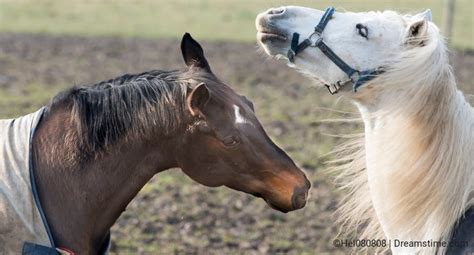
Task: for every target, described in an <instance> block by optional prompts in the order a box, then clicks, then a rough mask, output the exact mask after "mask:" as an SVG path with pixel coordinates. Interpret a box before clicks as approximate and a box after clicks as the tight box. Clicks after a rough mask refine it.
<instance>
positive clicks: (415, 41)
mask: <svg viewBox="0 0 474 255" xmlns="http://www.w3.org/2000/svg"><path fill="white" fill-rule="evenodd" d="M427 40H428V20H427V19H426V17H424V18H422V19H416V20H415V21H414V22H412V23H411V24H410V25H409V26H408V32H407V41H406V43H407V44H408V45H411V46H424V45H425V43H426V41H427Z"/></svg>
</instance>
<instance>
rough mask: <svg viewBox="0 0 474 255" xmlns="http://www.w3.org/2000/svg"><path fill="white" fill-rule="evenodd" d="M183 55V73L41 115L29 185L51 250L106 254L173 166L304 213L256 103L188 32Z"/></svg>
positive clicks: (302, 198)
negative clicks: (116, 232)
mask: <svg viewBox="0 0 474 255" xmlns="http://www.w3.org/2000/svg"><path fill="white" fill-rule="evenodd" d="M181 51H182V55H183V58H184V61H185V63H186V65H187V67H186V68H185V69H183V70H176V71H149V72H145V73H141V74H135V75H128V74H127V75H123V76H120V77H118V78H115V79H112V80H108V81H103V82H100V83H97V84H95V85H90V86H81V87H74V88H72V89H69V90H67V91H65V92H62V93H60V94H58V95H57V96H55V97H54V99H53V100H52V101H51V103H50V104H49V105H48V106H46V108H45V109H44V113H43V116H42V118H41V120H40V122H39V123H38V126H37V128H36V131H35V132H34V134H33V137H32V154H33V156H32V168H33V170H34V171H33V176H34V182H33V183H32V184H33V185H35V186H36V187H35V189H36V190H37V194H38V198H39V201H40V205H41V206H39V207H40V209H42V213H43V214H44V215H43V216H44V219H43V220H44V222H43V223H44V224H45V226H46V228H47V229H49V230H50V231H49V234H50V235H49V238H50V240H49V242H50V246H51V247H53V248H56V247H63V248H61V249H62V251H63V252H64V251H67V250H69V251H71V252H70V253H73V252H74V253H79V254H98V253H103V252H104V251H106V250H107V247H106V246H107V242H108V241H109V239H110V234H109V231H110V228H111V226H112V225H113V224H114V222H115V221H116V220H117V219H118V217H119V216H120V215H121V213H122V212H123V211H124V210H125V208H126V207H127V205H128V204H129V203H130V201H131V200H132V199H133V198H134V197H135V195H136V194H137V193H138V192H139V191H140V189H141V188H142V187H143V186H144V185H145V184H146V183H147V182H148V180H150V179H151V178H152V177H153V176H154V175H155V174H157V173H160V172H162V171H164V170H167V169H170V168H181V169H182V171H183V172H184V173H185V174H186V175H188V176H189V177H190V178H192V179H193V180H195V181H196V182H198V183H200V184H203V185H205V186H209V187H218V186H227V187H229V188H231V189H234V190H238V191H242V192H245V193H249V194H252V195H254V196H257V197H261V198H263V199H264V200H265V201H266V202H267V204H268V205H269V206H271V207H272V208H274V209H276V210H278V211H281V212H285V213H286V212H289V211H292V210H297V209H300V208H302V207H304V206H305V203H306V200H307V195H308V190H309V188H310V183H309V181H308V179H307V178H306V176H305V174H304V172H303V171H302V170H300V168H298V167H297V166H296V165H295V163H294V162H293V160H292V159H291V158H290V157H289V156H288V155H287V154H286V153H285V152H284V151H283V150H282V149H280V148H279V147H278V146H277V145H275V144H274V143H273V142H272V140H271V139H270V138H269V137H268V135H267V134H266V132H265V130H264V129H263V127H262V125H261V124H260V122H259V120H258V119H257V117H256V115H255V113H254V109H253V105H252V103H251V102H250V101H249V100H248V99H246V98H245V97H244V96H241V95H238V94H237V93H236V92H234V91H233V90H232V89H231V88H230V87H228V86H227V85H225V84H224V83H223V82H221V81H220V80H219V79H218V78H217V77H216V76H215V75H214V73H213V72H212V70H211V68H210V66H209V64H208V61H207V60H206V58H205V56H204V52H203V50H202V48H201V46H200V45H199V43H198V42H197V41H195V40H194V39H193V38H192V37H191V36H190V35H189V34H188V33H186V34H185V35H184V36H183V39H182V41H181ZM1 224H3V223H2V222H0V225H1ZM0 229H1V226H0ZM19 239H20V240H18V241H17V243H18V245H20V244H21V243H20V242H21V241H22V240H21V238H19ZM2 240H3V239H2V236H1V235H0V243H1V242H2ZM6 245H8V244H6ZM0 250H2V249H1V248H0ZM12 251H13V252H15V253H16V252H17V250H6V251H5V252H6V253H9V252H12Z"/></svg>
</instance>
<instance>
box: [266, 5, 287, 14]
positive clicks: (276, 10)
mask: <svg viewBox="0 0 474 255" xmlns="http://www.w3.org/2000/svg"><path fill="white" fill-rule="evenodd" d="M285 10H286V9H285V8H284V7H279V8H272V9H270V10H268V14H270V15H281V14H283V13H284V12H285Z"/></svg>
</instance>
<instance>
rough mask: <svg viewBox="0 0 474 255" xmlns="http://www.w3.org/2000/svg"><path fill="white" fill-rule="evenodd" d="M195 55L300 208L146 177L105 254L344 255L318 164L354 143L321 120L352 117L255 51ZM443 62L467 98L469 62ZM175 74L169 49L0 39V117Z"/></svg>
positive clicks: (472, 65) (229, 48)
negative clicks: (267, 138) (278, 163)
mask: <svg viewBox="0 0 474 255" xmlns="http://www.w3.org/2000/svg"><path fill="white" fill-rule="evenodd" d="M197 39H199V38H197ZM202 45H203V47H204V50H205V52H206V55H207V56H208V59H209V62H210V64H211V67H212V68H213V70H214V72H215V73H216V74H217V75H218V76H219V77H220V78H221V79H222V80H223V81H225V82H226V83H227V84H229V85H230V86H231V87H233V88H235V89H236V90H237V91H238V92H240V93H242V94H245V95H247V96H248V97H249V98H250V99H251V100H253V101H254V104H255V106H256V107H255V108H256V112H257V115H258V116H259V118H260V119H261V120H262V122H263V124H264V126H265V128H266V129H267V131H268V133H269V134H270V135H271V137H272V138H273V139H274V140H275V141H276V142H277V143H278V144H280V145H281V147H283V148H284V149H285V150H286V151H287V152H288V153H289V154H290V155H291V156H292V157H293V158H294V159H295V161H296V162H297V163H298V164H299V165H300V166H302V167H303V168H304V169H305V171H306V172H307V173H308V176H309V178H310V179H311V182H312V185H313V188H312V190H311V197H310V200H309V202H308V205H307V206H306V207H305V208H304V209H303V210H299V211H296V212H292V213H289V214H282V213H279V212H276V211H274V210H272V209H270V208H269V207H268V206H266V204H265V203H264V202H263V201H262V200H260V199H256V198H254V197H251V196H249V195H246V194H242V193H239V192H236V191H232V190H229V189H226V188H214V189H210V188H206V187H203V186H201V185H199V184H196V183H194V182H192V181H191V180H190V179H189V178H187V177H186V176H184V174H182V173H181V171H180V170H171V171H168V172H164V173H161V174H159V175H157V176H155V178H154V179H153V180H152V181H151V182H150V183H149V184H148V185H147V186H145V187H144V189H143V190H142V191H141V192H140V194H139V195H138V196H137V197H136V198H135V199H134V201H133V202H132V203H131V204H130V205H129V207H128V208H127V211H126V212H125V213H124V214H123V215H122V216H121V217H120V219H119V221H118V222H117V224H116V225H115V226H114V227H113V228H112V239H113V243H112V249H111V251H112V252H113V253H117V254H128V253H141V254H275V253H289V254H326V253H331V254H333V253H339V254H345V253H348V252H349V250H345V249H337V248H335V247H334V246H333V245H332V241H333V239H334V238H335V237H336V235H337V232H338V226H335V225H334V223H333V222H334V217H333V212H334V210H335V208H336V207H337V201H338V198H339V197H340V194H339V192H338V191H337V190H336V188H335V187H334V185H333V184H332V182H331V178H330V176H329V174H327V173H326V172H325V169H326V168H327V165H326V164H325V161H326V160H328V159H331V156H325V154H327V153H328V152H329V151H330V150H331V149H332V148H334V146H335V145H336V144H338V143H340V142H341V141H342V139H341V138H337V137H334V136H332V135H341V134H348V133H354V132H355V131H358V130H360V125H357V124H348V123H341V124H337V123H327V122H324V121H322V120H324V119H326V118H334V117H345V116H353V115H352V113H353V112H355V109H354V108H352V107H350V105H349V104H348V103H347V102H345V101H344V100H338V98H335V97H332V96H330V95H328V94H327V93H326V92H325V90H324V89H315V88H313V87H311V86H310V81H309V80H307V79H306V78H304V77H303V76H302V75H300V74H297V73H296V72H294V71H292V70H290V69H289V68H287V67H285V66H284V65H283V64H281V63H278V62H277V61H274V60H270V59H268V58H267V57H266V56H265V55H264V54H263V53H261V52H259V50H258V49H257V46H256V44H245V43H230V42H202ZM451 62H452V65H453V67H454V70H455V73H456V77H457V80H458V83H459V84H460V87H461V88H462V90H463V91H464V92H466V93H469V94H473V93H474V85H473V79H474V73H473V70H474V52H462V51H453V52H452V53H451ZM183 66H184V64H183V61H182V59H181V54H180V51H179V40H173V39H161V40H147V39H124V38H118V37H94V38H87V37H73V36H61V37H59V36H45V35H30V34H5V33H4V34H0V117H12V116H18V115H20V114H23V113H27V112H28V111H31V110H32V109H36V108H37V107H39V106H41V105H44V104H46V103H47V102H48V100H49V98H50V97H51V96H53V95H54V94H55V93H56V92H57V91H59V90H61V89H64V88H66V87H69V86H73V85H82V84H89V83H96V82H99V81H102V80H106V79H109V78H113V77H116V76H118V75H121V74H124V73H137V72H142V71H146V70H151V69H165V70H168V69H175V68H181V67H183ZM11 98H14V100H11ZM9 99H10V100H9ZM471 101H472V100H471ZM2 108H3V109H2ZM329 108H330V109H336V110H344V111H349V113H346V114H343V113H337V112H333V111H330V110H328V109H329ZM351 112H352V113H351Z"/></svg>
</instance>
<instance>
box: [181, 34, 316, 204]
mask: <svg viewBox="0 0 474 255" xmlns="http://www.w3.org/2000/svg"><path fill="white" fill-rule="evenodd" d="M181 50H182V54H183V57H184V60H185V62H186V65H187V66H188V69H187V72H188V73H189V77H192V78H191V79H192V80H193V82H194V83H195V85H194V86H193V87H192V88H190V89H188V93H187V95H186V109H187V111H188V113H189V116H190V121H189V126H188V128H187V131H186V132H185V135H184V137H182V139H181V140H182V144H181V145H180V152H179V159H178V165H179V166H180V167H181V169H182V170H183V171H184V172H185V173H186V174H187V175H188V176H189V177H191V178H192V179H193V180H195V181H197V182H199V183H201V184H204V185H206V186H212V187H215V186H222V185H225V186H227V187H229V188H232V189H235V190H239V191H243V192H246V193H250V194H252V195H255V196H258V197H262V198H263V199H264V200H265V201H266V202H267V203H268V204H269V205H270V206H271V207H273V208H275V209H277V210H280V211H282V212H288V211H292V210H296V209H299V208H302V207H304V205H305V203H306V199H307V194H308V190H309V188H310V183H309V181H308V180H307V178H306V176H305V174H304V173H303V171H301V170H300V169H299V168H298V167H297V166H296V165H295V163H294V162H293V160H292V159H291V158H290V157H289V156H288V155H287V154H286V153H285V152H284V151H283V150H282V149H280V148H279V147H278V146H277V145H275V144H274V143H273V142H272V140H271V139H270V138H269V137H268V135H267V134H266V133H265V130H264V129H263V127H262V125H261V124H260V122H259V120H258V119H257V117H256V116H255V112H254V108H253V105H252V103H251V102H250V101H249V100H248V99H246V98H245V97H243V96H241V95H238V94H236V93H235V92H234V91H233V90H232V89H231V88H229V87H228V86H227V85H225V84H224V83H222V82H221V81H220V80H218V79H217V78H216V76H215V75H214V74H213V73H212V71H211V68H210V66H209V64H208V62H207V60H206V58H205V56H204V53H203V50H202V48H201V46H200V45H199V44H198V42H196V41H195V40H193V39H192V38H191V36H190V35H189V34H185V36H184V37H183V40H182V42H181ZM196 74H199V75H196ZM199 77H201V78H199Z"/></svg>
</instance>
